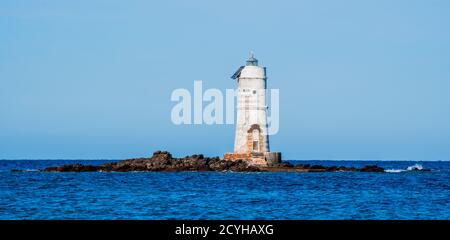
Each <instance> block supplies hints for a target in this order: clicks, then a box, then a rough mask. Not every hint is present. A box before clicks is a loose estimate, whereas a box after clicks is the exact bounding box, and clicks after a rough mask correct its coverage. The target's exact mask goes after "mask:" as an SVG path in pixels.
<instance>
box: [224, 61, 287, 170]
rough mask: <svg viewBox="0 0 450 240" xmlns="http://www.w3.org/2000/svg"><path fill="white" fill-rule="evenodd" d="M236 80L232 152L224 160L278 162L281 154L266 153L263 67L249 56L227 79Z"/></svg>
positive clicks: (262, 162)
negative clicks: (235, 113) (235, 109)
mask: <svg viewBox="0 0 450 240" xmlns="http://www.w3.org/2000/svg"><path fill="white" fill-rule="evenodd" d="M231 78H232V79H237V85H238V88H237V122H236V136H235V140H234V152H233V153H226V154H225V156H224V159H225V160H238V159H242V160H247V161H249V162H250V163H252V164H256V165H267V164H271V163H277V162H280V161H281V153H278V152H270V147H269V135H268V129H267V108H268V107H267V105H266V86H267V84H266V83H267V77H266V68H265V67H262V66H258V60H257V59H256V58H255V57H254V56H253V53H250V57H249V59H248V60H247V63H246V65H245V66H241V67H240V68H239V69H238V70H237V71H236V73H235V74H234V75H233V76H232V77H231Z"/></svg>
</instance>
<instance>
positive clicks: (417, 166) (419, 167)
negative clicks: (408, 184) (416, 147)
mask: <svg viewBox="0 0 450 240" xmlns="http://www.w3.org/2000/svg"><path fill="white" fill-rule="evenodd" d="M406 170H408V171H421V170H423V166H422V165H420V164H418V163H416V164H414V165H412V166H409V167H408V168H407V169H406Z"/></svg>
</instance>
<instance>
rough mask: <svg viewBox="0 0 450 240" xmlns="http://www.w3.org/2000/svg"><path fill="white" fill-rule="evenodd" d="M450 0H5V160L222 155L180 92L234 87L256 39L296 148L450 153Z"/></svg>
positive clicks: (0, 94)
mask: <svg viewBox="0 0 450 240" xmlns="http://www.w3.org/2000/svg"><path fill="white" fill-rule="evenodd" d="M449 29H450V1H445V0H440V1H439V0H421V1H417V0H395V1H392V0H368V1H359V0H343V1H334V0H319V1H317V0H314V1H313V0H309V1H261V0H259V1H221V2H218V1H214V2H213V1H208V0H202V1H197V0H192V1H181V0H180V1H158V3H156V1H134V0H129V1H109V0H108V1H106V0H104V1H97V0H83V1H58V0H53V1H44V0H39V1H31V0H30V1H19V0H2V1H0V159H24V158H26V159H61V158H70V159H97V158H110V159H121V158H127V157H137V156H147V155H150V154H151V152H152V151H154V150H157V149H165V150H169V151H171V152H173V153H174V154H175V155H177V156H184V155H187V154H194V153H204V154H206V155H222V153H223V152H226V151H230V150H232V148H233V138H234V126H233V125H212V126H207V125H202V126H198V125H197V126H193V125H191V126H187V125H181V126H175V125H173V124H172V123H171V120H170V110H171V108H172V106H173V105H174V103H173V102H171V101H170V94H171V92H172V90H173V89H175V88H187V89H192V88H193V81H194V80H203V81H204V87H205V88H219V89H225V88H234V87H235V83H234V82H233V80H232V79H230V76H231V75H232V74H233V73H234V71H235V70H236V69H237V68H238V67H239V66H240V65H241V64H243V63H244V61H245V59H246V57H247V55H248V52H249V51H250V50H253V51H254V52H255V54H256V57H257V58H258V59H259V60H260V63H261V64H263V65H264V66H267V68H268V76H269V83H268V84H269V87H270V88H279V89H280V95H281V99H280V101H281V110H280V111H281V116H280V117H281V122H280V132H279V133H278V134H277V135H274V136H272V138H271V147H272V150H277V151H281V152H283V154H284V157H285V158H286V159H412V160H450V31H449Z"/></svg>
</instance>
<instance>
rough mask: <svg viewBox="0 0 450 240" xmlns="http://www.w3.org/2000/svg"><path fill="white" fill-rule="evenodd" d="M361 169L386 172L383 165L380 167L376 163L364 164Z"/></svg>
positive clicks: (363, 170)
mask: <svg viewBox="0 0 450 240" xmlns="http://www.w3.org/2000/svg"><path fill="white" fill-rule="evenodd" d="M359 171H360V172H384V169H383V168H381V167H378V166H376V165H368V166H364V167H363V168H361V169H360V170H359Z"/></svg>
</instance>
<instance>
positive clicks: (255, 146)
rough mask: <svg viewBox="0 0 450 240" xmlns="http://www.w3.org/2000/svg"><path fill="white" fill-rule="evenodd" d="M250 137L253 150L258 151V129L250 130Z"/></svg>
mask: <svg viewBox="0 0 450 240" xmlns="http://www.w3.org/2000/svg"><path fill="white" fill-rule="evenodd" d="M252 135H253V136H252V139H253V152H260V149H259V130H258V129H253V132H252Z"/></svg>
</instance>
